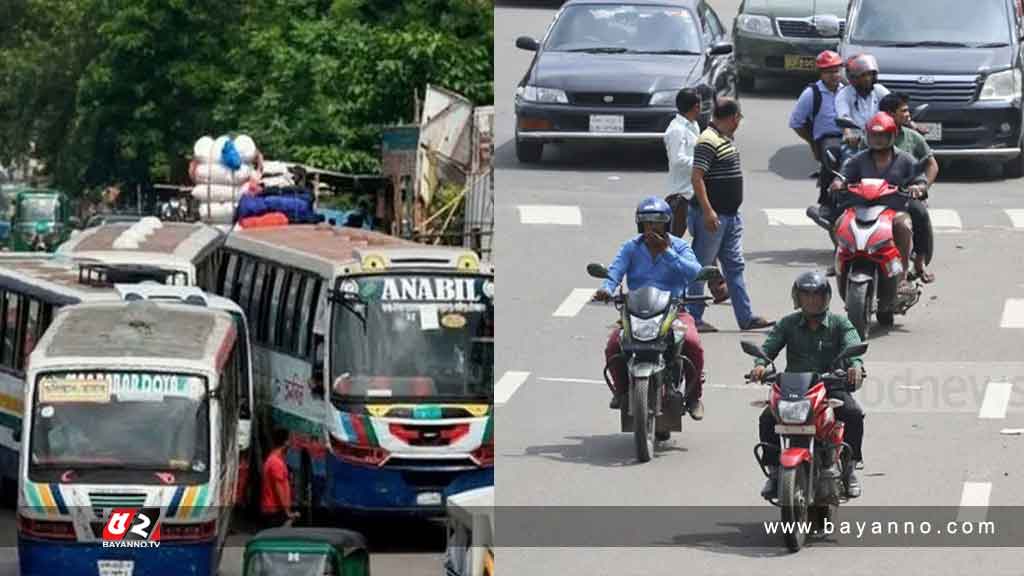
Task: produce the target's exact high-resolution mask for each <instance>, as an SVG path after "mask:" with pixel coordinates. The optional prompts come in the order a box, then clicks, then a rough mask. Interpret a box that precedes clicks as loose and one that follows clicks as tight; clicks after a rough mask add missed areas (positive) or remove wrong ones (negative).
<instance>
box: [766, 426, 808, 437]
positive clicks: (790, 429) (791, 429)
mask: <svg viewBox="0 0 1024 576" xmlns="http://www.w3.org/2000/svg"><path fill="white" fill-rule="evenodd" d="M814 432H815V427H814V424H776V425H775V433H776V434H787V435H789V434H795V435H804V436H806V435H811V434H814Z"/></svg>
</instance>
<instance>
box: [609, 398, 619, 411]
mask: <svg viewBox="0 0 1024 576" xmlns="http://www.w3.org/2000/svg"><path fill="white" fill-rule="evenodd" d="M608 407H609V408H611V409H612V410H618V409H619V408H621V405H620V403H619V395H618V394H616V395H614V396H612V401H611V402H609V403H608Z"/></svg>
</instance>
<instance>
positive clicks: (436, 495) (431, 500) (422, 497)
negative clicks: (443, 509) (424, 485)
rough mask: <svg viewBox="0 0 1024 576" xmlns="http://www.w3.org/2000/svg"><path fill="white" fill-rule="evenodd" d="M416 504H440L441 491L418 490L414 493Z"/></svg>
mask: <svg viewBox="0 0 1024 576" xmlns="http://www.w3.org/2000/svg"><path fill="white" fill-rule="evenodd" d="M416 504H419V505H420V506H440V505H441V493H440V492H420V493H419V494H417V495H416Z"/></svg>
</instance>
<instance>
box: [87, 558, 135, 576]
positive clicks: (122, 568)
mask: <svg viewBox="0 0 1024 576" xmlns="http://www.w3.org/2000/svg"><path fill="white" fill-rule="evenodd" d="M96 567H97V568H98V569H99V573H100V576H132V573H133V572H134V571H135V561H133V560H97V561H96Z"/></svg>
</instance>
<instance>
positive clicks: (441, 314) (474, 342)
mask: <svg viewBox="0 0 1024 576" xmlns="http://www.w3.org/2000/svg"><path fill="white" fill-rule="evenodd" d="M338 288H339V290H340V292H336V296H335V300H336V301H335V303H334V305H333V323H332V324H333V326H332V330H333V338H332V345H331V346H332V347H331V394H332V397H333V398H334V399H335V400H337V401H340V402H345V401H351V400H352V399H353V397H355V398H357V399H359V400H364V401H365V400H367V399H371V400H372V399H373V398H375V397H376V398H385V399H387V398H392V399H393V398H397V397H402V398H408V399H423V400H427V401H432V400H439V399H444V400H482V401H485V402H486V401H489V399H490V398H491V396H492V394H493V391H494V304H493V301H492V297H493V280H492V279H490V278H485V277H482V276H477V277H474V276H458V277H449V276H433V275H423V276H372V277H362V278H356V279H347V280H342V281H339V283H338Z"/></svg>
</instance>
